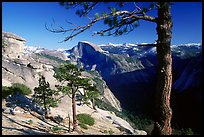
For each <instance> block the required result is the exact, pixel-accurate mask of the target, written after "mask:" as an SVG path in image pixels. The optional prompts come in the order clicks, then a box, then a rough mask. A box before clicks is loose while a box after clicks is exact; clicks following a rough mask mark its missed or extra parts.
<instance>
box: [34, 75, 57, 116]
mask: <svg viewBox="0 0 204 137" xmlns="http://www.w3.org/2000/svg"><path fill="white" fill-rule="evenodd" d="M38 81H39V86H38V87H35V88H34V91H35V92H34V95H33V101H34V102H35V103H37V104H38V105H40V106H43V109H44V116H45V118H47V117H48V109H49V108H50V107H57V106H58V99H56V98H54V95H58V92H57V91H56V90H52V89H50V84H49V82H46V80H45V77H44V76H42V75H41V76H40V78H39V80H38Z"/></svg>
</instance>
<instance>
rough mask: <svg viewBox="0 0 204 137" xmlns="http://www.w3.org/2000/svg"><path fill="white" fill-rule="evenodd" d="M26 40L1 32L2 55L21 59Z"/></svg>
mask: <svg viewBox="0 0 204 137" xmlns="http://www.w3.org/2000/svg"><path fill="white" fill-rule="evenodd" d="M25 42H26V40H25V39H24V38H21V37H19V36H17V35H15V34H13V33H9V32H2V46H3V48H2V55H4V56H8V57H10V58H21V56H22V55H23V51H24V45H25Z"/></svg>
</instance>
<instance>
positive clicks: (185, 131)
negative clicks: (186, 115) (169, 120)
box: [172, 128, 195, 135]
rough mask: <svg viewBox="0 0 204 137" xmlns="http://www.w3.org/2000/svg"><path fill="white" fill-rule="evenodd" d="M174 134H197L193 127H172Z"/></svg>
mask: <svg viewBox="0 0 204 137" xmlns="http://www.w3.org/2000/svg"><path fill="white" fill-rule="evenodd" d="M172 130H173V131H172V135H195V133H194V132H193V130H192V129H191V128H186V129H180V130H179V129H174V128H173V129H172Z"/></svg>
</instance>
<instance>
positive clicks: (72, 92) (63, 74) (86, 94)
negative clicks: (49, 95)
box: [54, 63, 99, 131]
mask: <svg viewBox="0 0 204 137" xmlns="http://www.w3.org/2000/svg"><path fill="white" fill-rule="evenodd" d="M54 77H55V78H56V79H57V80H59V81H60V82H61V84H60V85H56V88H57V89H58V91H60V92H62V93H63V94H64V95H68V96H69V97H70V98H71V100H72V113H73V131H76V130H77V118H76V94H80V95H81V97H82V101H83V103H84V104H88V100H90V99H92V100H93V98H96V97H97V96H98V95H99V94H98V90H97V89H96V88H95V86H93V85H92V84H91V83H90V79H88V78H83V77H82V76H81V72H80V69H79V68H77V67H76V66H75V65H73V64H71V63H69V64H66V63H64V64H61V65H60V66H59V67H58V68H56V69H55V74H54ZM80 89H83V92H82V91H81V90H80Z"/></svg>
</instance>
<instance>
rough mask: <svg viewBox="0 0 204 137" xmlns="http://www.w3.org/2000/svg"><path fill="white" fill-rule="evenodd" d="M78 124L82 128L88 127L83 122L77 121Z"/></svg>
mask: <svg viewBox="0 0 204 137" xmlns="http://www.w3.org/2000/svg"><path fill="white" fill-rule="evenodd" d="M79 126H80V127H81V128H83V129H88V126H87V125H86V124H83V123H79Z"/></svg>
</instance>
